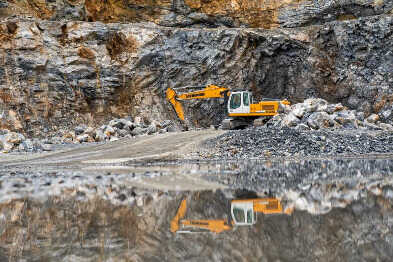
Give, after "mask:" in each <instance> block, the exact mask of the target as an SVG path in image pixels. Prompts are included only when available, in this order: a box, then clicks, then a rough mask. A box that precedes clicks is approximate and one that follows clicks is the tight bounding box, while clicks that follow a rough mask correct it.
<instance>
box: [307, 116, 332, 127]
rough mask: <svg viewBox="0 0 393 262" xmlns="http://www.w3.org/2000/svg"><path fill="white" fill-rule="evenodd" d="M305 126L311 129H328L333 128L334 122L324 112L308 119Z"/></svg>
mask: <svg viewBox="0 0 393 262" xmlns="http://www.w3.org/2000/svg"><path fill="white" fill-rule="evenodd" d="M307 125H308V126H309V127H310V128H312V129H322V128H330V127H333V126H334V121H333V119H332V118H331V116H330V115H329V114H328V113H326V112H315V113H313V114H311V115H310V116H309V117H308V119H307Z"/></svg>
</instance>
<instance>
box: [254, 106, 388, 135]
mask: <svg viewBox="0 0 393 262" xmlns="http://www.w3.org/2000/svg"><path fill="white" fill-rule="evenodd" d="M386 115H387V113H386ZM384 121H385V122H384ZM256 122H258V121H256ZM258 123H259V122H258ZM391 123H392V122H391V120H388V118H384V119H382V118H381V117H380V116H379V115H377V114H371V115H370V116H368V117H367V118H366V119H365V117H364V113H363V112H358V111H356V110H349V109H348V108H346V107H344V106H343V105H342V104H341V103H338V104H328V102H327V101H326V100H324V99H321V98H309V99H306V100H305V101H304V102H303V103H298V104H294V105H291V106H287V105H281V106H280V109H279V114H278V115H276V116H274V117H273V118H272V119H271V120H269V121H267V123H266V126H268V127H269V126H273V127H293V128H295V129H299V130H319V129H326V128H329V129H342V128H346V129H348V128H349V129H368V130H385V131H393V126H392V125H391Z"/></svg>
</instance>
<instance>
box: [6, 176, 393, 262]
mask: <svg viewBox="0 0 393 262" xmlns="http://www.w3.org/2000/svg"><path fill="white" fill-rule="evenodd" d="M383 183H384V182H381V183H380V184H377V185H376V187H378V188H382V191H389V190H390V191H389V192H390V193H388V194H385V196H383V195H382V194H379V195H378V194H374V193H373V190H370V191H366V192H365V194H364V195H363V194H362V195H361V197H359V198H358V199H355V200H353V201H352V202H350V203H348V204H347V205H346V206H345V207H342V208H333V209H331V210H330V212H328V213H326V214H320V215H315V214H310V213H308V212H306V211H299V210H295V211H294V212H293V214H292V215H291V216H287V215H280V214H278V215H263V214H259V215H258V221H257V223H256V224H255V225H253V226H251V227H237V228H235V229H234V230H233V231H227V232H223V233H220V234H214V233H203V234H172V233H170V231H169V228H170V225H169V221H170V220H171V218H172V217H173V216H174V215H175V213H176V211H177V208H178V205H179V203H180V201H181V199H182V198H184V197H186V196H187V197H188V198H189V199H191V201H190V203H191V204H190V205H189V207H188V211H187V214H189V215H190V216H192V218H193V219H207V218H209V219H222V218H228V209H227V208H228V202H229V201H230V199H231V198H233V197H236V194H237V192H236V191H232V190H224V191H221V190H218V191H216V192H212V191H204V192H194V193H186V192H183V193H174V192H170V193H164V192H161V193H159V196H158V197H157V198H155V199H152V198H151V197H149V196H146V197H145V198H144V199H143V200H144V201H143V205H140V206H137V205H134V206H116V205H113V204H111V203H110V202H109V201H102V200H100V199H94V200H90V201H87V202H85V201H78V200H76V199H73V198H69V199H67V198H62V197H56V198H51V199H48V200H47V201H46V202H36V201H32V200H28V199H25V200H15V201H12V202H10V203H7V204H2V205H1V209H0V212H1V226H0V230H1V239H0V241H1V242H0V243H1V246H2V249H1V258H3V259H6V258H10V260H11V261H20V260H21V259H22V258H24V259H26V261H45V260H47V261H52V260H58V261H130V260H131V261H185V260H187V261H233V260H238V261H254V260H255V261H318V260H327V261H330V260H332V261H361V260H370V261H377V260H378V259H379V261H389V259H390V258H391V257H392V255H393V233H392V232H393V231H392V226H393V199H392V198H391V197H390V194H391V192H393V191H392V187H391V186H386V185H383ZM310 187H312V186H310ZM299 195H303V196H304V195H305V193H301V194H299ZM285 197H286V196H285V195H283V198H284V199H285ZM306 197H307V196H306ZM292 201H296V199H290V198H286V200H285V201H284V202H286V204H287V205H291V204H293V202H292Z"/></svg>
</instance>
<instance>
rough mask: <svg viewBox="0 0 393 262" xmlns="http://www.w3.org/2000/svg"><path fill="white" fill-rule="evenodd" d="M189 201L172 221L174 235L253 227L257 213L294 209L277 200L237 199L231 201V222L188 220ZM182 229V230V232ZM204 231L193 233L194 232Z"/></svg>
mask: <svg viewBox="0 0 393 262" xmlns="http://www.w3.org/2000/svg"><path fill="white" fill-rule="evenodd" d="M186 211H187V200H186V199H183V200H182V201H181V203H180V206H179V209H178V210H177V213H176V215H175V217H174V218H173V219H172V221H171V232H172V233H192V232H213V233H217V234H218V233H221V232H223V231H227V230H231V229H232V228H233V227H236V226H252V225H254V224H255V223H256V222H257V213H264V214H287V215H289V214H291V213H292V211H293V210H292V209H290V208H288V209H285V210H284V209H283V207H282V205H281V202H280V200H278V199H277V198H255V199H237V200H232V201H231V211H230V212H231V222H228V221H226V220H223V219H218V220H212V219H211V220H209V219H205V220H187V219H184V217H185V215H186ZM180 229H182V230H180ZM195 229H197V230H203V231H193V230H195Z"/></svg>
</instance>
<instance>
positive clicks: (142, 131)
mask: <svg viewBox="0 0 393 262" xmlns="http://www.w3.org/2000/svg"><path fill="white" fill-rule="evenodd" d="M146 132H147V130H146V129H145V128H142V127H139V126H137V127H135V128H134V129H133V130H132V131H131V135H133V136H138V135H143V134H145V133H146Z"/></svg>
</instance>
